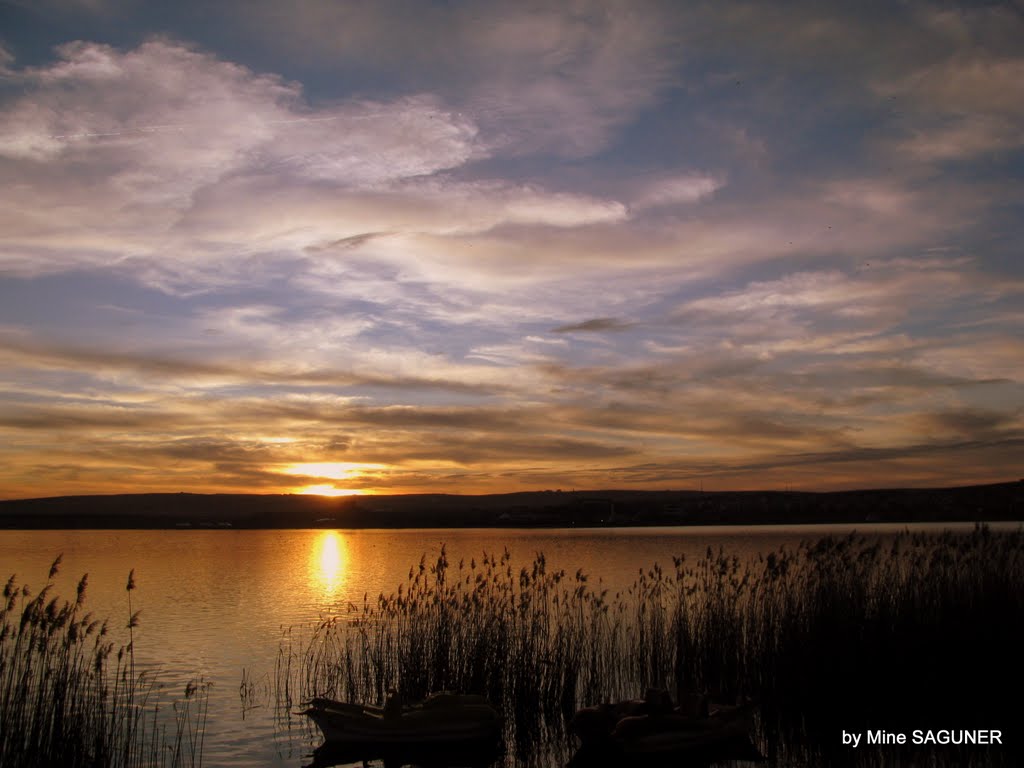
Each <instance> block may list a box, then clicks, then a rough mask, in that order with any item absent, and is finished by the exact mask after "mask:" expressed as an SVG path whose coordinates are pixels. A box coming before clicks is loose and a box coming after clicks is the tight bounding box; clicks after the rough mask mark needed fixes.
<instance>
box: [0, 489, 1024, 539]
mask: <svg viewBox="0 0 1024 768" xmlns="http://www.w3.org/2000/svg"><path fill="white" fill-rule="evenodd" d="M1005 520H1012V521H1017V520H1024V480H1022V481H1017V482H1009V483H997V484H993V485H973V486H963V487H956V488H907V489H882V490H862V491H836V492H829V493H806V492H797V491H718V492H710V493H703V492H699V491H615V490H609V491H571V492H568V491H566V492H563V491H535V492H523V493H505V494H493V495H486V496H463V495H454V494H409V495H397V496H347V497H338V498H326V497H320V496H295V495H269V494H268V495H263V494H193V493H150V494H123V495H113V496H60V497H54V498H44V499H22V500H12V501H0V528H7V529H40V528H53V529H64V528H471V527H571V526H581V527H587V526H589V527H593V526H644V525H757V524H797V523H871V522H898V523H902V522H928V521H934V522H954V521H1005Z"/></svg>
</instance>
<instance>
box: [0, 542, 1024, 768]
mask: <svg viewBox="0 0 1024 768" xmlns="http://www.w3.org/2000/svg"><path fill="white" fill-rule="evenodd" d="M951 527H952V528H954V529H955V528H957V527H959V528H961V529H962V530H965V531H969V530H971V528H972V527H973V526H972V525H970V524H965V525H963V526H949V525H942V526H939V525H935V526H913V527H912V530H943V529H947V528H951ZM1006 527H1008V528H1014V527H1016V524H1013V525H1008V526H1006ZM905 529H906V526H903V525H873V526H866V527H865V526H861V527H860V528H859V529H858V530H859V532H861V533H863V534H865V535H870V536H888V535H892V534H894V533H896V532H898V531H901V530H905ZM850 530H852V528H851V527H848V526H792V527H778V526H772V527H768V526H765V527H754V528H727V527H692V528H682V529H681V528H634V529H614V530H605V529H586V530H550V529H544V530H522V529H515V530H495V529H475V530H437V529H425V530H402V531H393V530H387V531H385V530H380V531H373V530H369V531H368V530H361V531H324V530H291V531H249V530H246V531H241V530H239V531H235V530H194V531H193V530H189V531H2V532H0V576H2V577H3V578H4V580H6V578H7V576H9V575H10V574H12V573H14V574H17V576H18V581H19V583H22V584H26V583H27V584H28V585H29V586H30V587H31V588H32V590H33V593H35V592H36V591H38V589H39V588H40V587H42V586H43V584H44V583H45V581H46V573H47V570H48V568H49V564H50V562H51V561H52V560H53V558H54V557H55V556H56V555H57V554H61V553H63V555H64V561H63V565H62V567H61V574H60V576H59V577H58V587H59V588H60V595H61V596H62V597H63V598H73V596H74V589H75V585H76V583H77V581H78V579H79V578H80V577H81V576H82V574H83V573H88V574H89V586H88V592H87V600H86V607H87V608H88V609H89V610H91V611H93V612H94V613H95V614H96V615H97V616H98V617H110V618H111V619H112V621H111V626H112V627H117V626H121V625H123V624H126V623H127V620H128V615H129V614H128V603H127V593H126V591H125V585H126V582H127V577H128V573H129V571H130V570H132V569H134V570H135V581H136V586H137V589H136V590H135V591H134V592H132V609H133V610H138V609H141V610H142V614H141V626H140V628H139V629H138V630H136V635H135V645H136V659H137V660H138V661H139V662H140V663H141V664H143V665H145V666H146V667H149V668H155V669H156V670H157V672H158V675H159V680H160V681H161V682H162V683H163V684H164V685H165V686H166V689H167V691H168V696H169V697H170V695H171V694H173V695H174V696H175V697H177V696H180V693H181V691H183V689H184V687H185V684H186V683H187V682H188V681H189V680H190V679H191V678H192V677H193V676H194V675H196V674H199V675H202V676H203V677H204V678H205V680H207V681H209V682H211V683H212V687H211V690H210V706H209V721H208V725H207V731H206V740H205V747H204V750H203V758H204V760H203V761H204V764H206V765H212V766H220V765H223V766H231V765H271V766H301V765H304V764H306V763H308V762H309V755H310V753H311V752H312V750H313V748H314V747H315V746H316V745H317V744H318V743H319V738H318V737H317V734H316V733H315V732H314V731H312V730H311V729H310V728H309V727H308V726H307V724H306V723H305V722H304V720H305V718H301V717H293V718H291V720H290V721H289V722H285V723H279V722H275V718H274V711H273V707H271V706H269V702H266V701H264V702H263V704H264V705H263V706H260V707H257V708H255V709H250V710H249V711H247V712H243V708H242V704H241V699H240V697H239V685H240V682H241V680H242V672H243V670H246V672H247V675H248V676H250V678H251V679H253V680H255V681H256V683H257V688H259V687H260V682H261V681H262V683H263V688H264V689H266V688H267V687H268V686H269V681H270V680H271V679H272V677H273V670H274V663H275V660H276V658H277V654H278V648H279V646H280V642H281V638H282V633H283V631H284V630H286V629H287V628H289V627H294V628H295V629H294V631H295V632H298V633H301V632H302V631H303V630H304V629H305V628H307V627H309V626H311V625H312V624H313V623H315V622H316V621H317V620H318V619H319V618H320V617H323V616H326V615H330V614H331V613H335V612H340V611H341V610H343V609H344V606H346V605H347V604H348V603H349V602H352V603H355V604H360V603H361V602H362V600H363V596H364V595H368V596H369V597H370V599H371V600H373V599H374V598H376V596H377V595H378V594H379V593H380V592H382V591H383V592H386V593H391V592H393V591H394V590H395V589H396V588H397V586H398V585H399V584H402V583H404V582H405V580H406V577H407V575H408V572H409V568H410V566H413V565H416V564H417V563H418V562H419V560H420V557H421V556H422V555H424V554H425V555H426V557H427V561H428V563H429V562H432V560H433V559H434V558H436V556H437V555H438V553H439V551H440V548H441V545H442V544H444V545H446V546H447V552H448V559H449V562H450V563H452V564H453V565H454V564H457V563H458V561H459V559H460V558H465V560H466V561H467V563H468V561H469V559H470V558H474V557H475V558H476V559H477V560H478V561H479V559H480V558H481V556H482V555H483V553H485V552H487V553H494V554H501V552H502V551H503V549H505V548H507V549H508V550H509V552H510V553H511V555H512V563H513V566H514V567H516V569H518V567H519V566H520V565H522V566H525V565H529V564H530V563H531V562H532V560H533V558H534V555H535V554H536V553H538V552H543V553H544V555H545V556H546V558H547V562H548V569H549V570H551V569H558V568H564V569H565V570H566V571H569V572H572V573H574V572H575V571H576V569H577V568H582V569H583V570H584V572H586V573H588V574H590V577H591V580H592V583H593V582H597V581H598V580H600V581H602V582H603V584H604V586H606V587H608V588H609V589H611V590H613V591H614V590H617V589H622V588H625V587H627V586H629V585H630V584H632V582H633V580H634V579H635V578H636V576H637V572H638V569H640V568H650V567H651V566H652V565H653V564H654V563H656V562H657V563H660V564H661V565H663V566H666V567H668V566H671V558H672V556H673V555H680V554H684V555H686V557H687V559H688V560H689V559H692V558H697V557H700V556H701V555H702V554H704V552H705V551H706V550H707V548H708V547H712V548H713V549H715V550H717V549H718V548H719V547H722V548H724V549H725V551H726V552H727V553H731V554H735V555H737V556H738V557H739V558H740V559H741V560H742V559H746V558H747V557H750V556H756V555H757V554H758V553H767V552H769V551H772V550H774V549H777V548H778V547H780V546H786V547H795V546H796V545H797V544H798V543H799V542H800V541H801V540H803V539H808V538H817V537H819V536H822V535H826V534H846V533H848V532H849V531H850ZM122 618H123V620H122ZM115 637H117V635H116V634H115ZM257 700H259V699H257Z"/></svg>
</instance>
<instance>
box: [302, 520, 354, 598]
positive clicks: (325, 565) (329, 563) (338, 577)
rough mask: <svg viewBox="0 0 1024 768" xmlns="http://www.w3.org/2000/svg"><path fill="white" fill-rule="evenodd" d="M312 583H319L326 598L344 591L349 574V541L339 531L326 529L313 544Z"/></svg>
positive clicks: (336, 595) (333, 596)
mask: <svg viewBox="0 0 1024 768" xmlns="http://www.w3.org/2000/svg"><path fill="white" fill-rule="evenodd" d="M312 552H313V558H312V561H313V568H311V571H312V573H311V575H310V579H309V580H310V583H311V584H318V585H319V586H320V592H321V594H322V596H323V599H324V600H333V599H335V598H337V597H338V595H339V594H340V593H341V592H343V588H344V587H345V582H346V580H347V579H346V577H347V575H348V559H349V554H348V543H347V541H346V538H345V536H344V535H342V534H340V533H338V532H337V531H324V532H322V533H321V534H320V536H319V538H318V540H317V541H316V543H315V544H314V546H313V549H312Z"/></svg>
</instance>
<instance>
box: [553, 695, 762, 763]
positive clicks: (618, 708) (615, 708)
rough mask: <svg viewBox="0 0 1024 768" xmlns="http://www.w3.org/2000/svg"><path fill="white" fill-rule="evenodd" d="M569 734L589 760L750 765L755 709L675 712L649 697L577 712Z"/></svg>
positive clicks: (687, 708)
mask: <svg viewBox="0 0 1024 768" xmlns="http://www.w3.org/2000/svg"><path fill="white" fill-rule="evenodd" d="M569 727H570V730H571V731H572V732H573V733H575V734H576V736H577V737H578V738H579V740H580V743H581V745H582V746H581V752H582V753H583V754H582V755H581V762H586V761H585V760H583V757H585V756H587V755H602V754H603V755H605V756H607V755H615V756H616V757H619V758H621V757H626V758H638V759H641V758H642V759H647V758H655V757H662V758H681V757H687V758H689V757H719V758H720V759H728V757H729V756H731V755H733V754H735V755H736V756H737V758H741V757H742V759H748V758H746V756H747V755H751V754H756V749H755V748H754V746H753V744H752V743H751V740H750V733H751V731H752V730H753V707H752V706H751V705H749V704H747V705H740V706H713V705H711V706H709V705H708V704H707V702H703V704H702V706H699V707H694V706H693V705H692V704H690V705H687V706H673V704H672V702H671V699H668V698H667V694H664V698H660V697H658V698H655V697H651V696H650V695H648V697H647V698H646V699H645V700H634V701H622V702H617V703H614V704H603V705H600V706H597V707H586V708H584V709H581V710H579V711H578V712H577V713H576V715H575V717H574V718H573V720H572V722H571V723H570V724H569Z"/></svg>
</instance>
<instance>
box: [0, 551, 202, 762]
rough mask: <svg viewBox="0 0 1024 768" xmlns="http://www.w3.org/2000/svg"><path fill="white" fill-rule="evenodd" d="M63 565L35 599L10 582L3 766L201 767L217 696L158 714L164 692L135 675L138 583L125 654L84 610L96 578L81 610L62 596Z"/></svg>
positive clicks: (0, 711)
mask: <svg viewBox="0 0 1024 768" xmlns="http://www.w3.org/2000/svg"><path fill="white" fill-rule="evenodd" d="M60 564H61V557H60V556H58V557H57V558H56V559H55V560H54V561H53V564H52V565H51V566H50V570H49V573H48V576H47V581H46V584H45V585H44V587H43V588H42V589H41V590H39V592H37V593H36V594H35V595H34V596H33V594H32V591H31V589H30V588H29V587H28V585H24V584H19V583H18V581H17V578H16V576H11V577H10V578H9V579H8V581H7V583H6V585H5V586H4V590H3V604H2V606H0V766H3V767H4V768H6V767H7V766H10V767H11V768H14V767H15V766H17V768H34V767H35V766H40V767H42V766H57V765H59V766H67V767H68V768H76V767H77V766H91V767H93V768H106V767H107V766H111V767H115V768H127V767H129V766H154V767H155V766H160V767H161V768H165V767H166V768H179V767H183V766H190V768H194V766H198V765H201V763H202V740H203V735H204V733H205V726H206V715H207V703H208V695H207V692H208V687H207V686H206V685H205V684H203V683H202V682H201V681H198V680H196V681H194V682H192V683H190V684H189V685H188V686H186V689H185V691H184V693H183V696H182V697H181V698H180V699H179V700H176V701H173V702H172V705H171V711H172V712H173V717H172V718H171V722H168V718H167V717H162V716H160V714H159V710H160V704H161V698H162V696H163V690H162V686H160V685H159V684H158V683H157V682H156V680H155V679H154V678H153V677H152V676H151V675H149V674H147V673H146V672H142V673H138V674H137V673H136V667H135V647H134V629H135V627H137V626H138V623H139V612H138V611H135V612H133V611H132V609H131V592H132V590H134V589H135V579H134V571H133V572H132V573H131V574H129V577H128V583H127V587H126V591H127V593H128V622H127V625H126V627H125V628H126V629H127V630H128V642H127V644H122V645H119V646H117V650H116V651H115V643H116V641H115V640H114V639H113V638H112V633H111V631H110V623H109V621H108V620H104V621H100V620H99V619H97V618H95V617H94V616H93V614H92V613H89V612H87V611H86V610H85V597H86V591H87V587H88V576H87V575H86V576H83V577H82V578H81V580H80V581H79V582H78V586H77V588H76V592H75V599H74V601H73V602H72V601H67V600H64V601H62V600H61V598H60V597H59V596H57V595H55V594H53V591H54V577H55V576H56V575H57V573H58V571H59V568H60Z"/></svg>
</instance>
